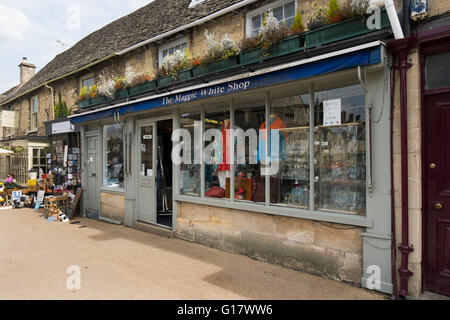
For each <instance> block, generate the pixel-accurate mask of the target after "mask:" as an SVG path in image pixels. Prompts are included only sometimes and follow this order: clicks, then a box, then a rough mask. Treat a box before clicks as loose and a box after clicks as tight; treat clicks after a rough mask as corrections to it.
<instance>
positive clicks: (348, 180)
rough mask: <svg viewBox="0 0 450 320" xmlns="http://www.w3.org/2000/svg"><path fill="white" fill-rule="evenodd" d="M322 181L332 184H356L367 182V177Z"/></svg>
mask: <svg viewBox="0 0 450 320" xmlns="http://www.w3.org/2000/svg"><path fill="white" fill-rule="evenodd" d="M321 182H322V183H328V184H331V185H344V186H345V185H354V184H361V185H362V184H365V183H366V179H345V180H344V179H342V180H322V181H321Z"/></svg>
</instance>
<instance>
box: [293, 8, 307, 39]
mask: <svg viewBox="0 0 450 320" xmlns="http://www.w3.org/2000/svg"><path fill="white" fill-rule="evenodd" d="M303 31H305V26H304V25H303V17H302V14H301V12H300V10H297V12H296V14H295V17H294V23H293V24H292V26H291V30H290V34H297V33H301V32H303Z"/></svg>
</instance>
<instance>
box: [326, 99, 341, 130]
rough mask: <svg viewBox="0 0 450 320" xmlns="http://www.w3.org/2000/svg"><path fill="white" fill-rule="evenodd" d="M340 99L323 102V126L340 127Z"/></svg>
mask: <svg viewBox="0 0 450 320" xmlns="http://www.w3.org/2000/svg"><path fill="white" fill-rule="evenodd" d="M341 105H342V104H341V99H335V100H325V101H324V102H323V125H324V126H334V125H340V124H341V123H342V122H341V121H342V120H341V109H342V108H341Z"/></svg>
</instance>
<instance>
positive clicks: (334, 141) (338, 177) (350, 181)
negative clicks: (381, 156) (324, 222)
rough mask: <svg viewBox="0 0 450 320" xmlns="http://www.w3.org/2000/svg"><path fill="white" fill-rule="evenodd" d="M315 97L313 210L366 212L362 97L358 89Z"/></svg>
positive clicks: (326, 93) (355, 87)
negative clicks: (316, 99)
mask: <svg viewBox="0 0 450 320" xmlns="http://www.w3.org/2000/svg"><path fill="white" fill-rule="evenodd" d="M318 96H319V99H318V101H317V103H318V104H317V105H316V112H317V114H318V115H317V117H316V127H315V139H314V146H315V148H314V149H315V155H314V158H315V159H316V161H317V164H316V167H315V197H316V198H315V204H316V209H318V210H327V211H328V210H329V211H337V212H343V213H352V214H364V213H365V210H366V135H365V98H364V95H363V94H362V91H361V88H360V86H353V87H347V88H343V89H339V90H332V91H327V92H323V93H320V94H319V95H318ZM337 98H338V99H337ZM332 123H337V124H332Z"/></svg>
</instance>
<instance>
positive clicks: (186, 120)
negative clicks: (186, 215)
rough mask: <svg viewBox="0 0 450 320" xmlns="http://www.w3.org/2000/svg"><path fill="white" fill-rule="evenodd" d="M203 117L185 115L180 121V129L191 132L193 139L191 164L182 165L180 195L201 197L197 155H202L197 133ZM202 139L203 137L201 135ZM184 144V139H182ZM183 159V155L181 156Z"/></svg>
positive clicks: (198, 114) (199, 166) (199, 167)
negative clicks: (196, 137) (196, 139)
mask: <svg viewBox="0 0 450 320" xmlns="http://www.w3.org/2000/svg"><path fill="white" fill-rule="evenodd" d="M200 121H201V115H200V113H196V114H190V113H187V114H184V115H182V116H181V119H180V128H182V129H185V130H187V131H188V132H189V135H190V139H191V154H190V157H191V163H190V164H188V163H181V164H180V193H181V194H186V195H194V196H200V194H201V192H200V188H201V181H200V176H201V175H200V169H201V165H200V164H199V163H198V162H196V161H195V155H200V154H201V141H195V131H196V130H197V131H199V130H200V129H201V128H200V127H201V126H200V124H201V122H200ZM200 138H201V135H200ZM181 141H182V143H184V141H183V138H182V139H181ZM180 156H181V157H183V154H181V155H180Z"/></svg>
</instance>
